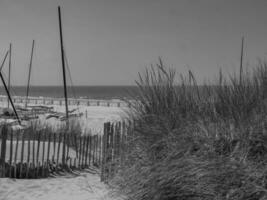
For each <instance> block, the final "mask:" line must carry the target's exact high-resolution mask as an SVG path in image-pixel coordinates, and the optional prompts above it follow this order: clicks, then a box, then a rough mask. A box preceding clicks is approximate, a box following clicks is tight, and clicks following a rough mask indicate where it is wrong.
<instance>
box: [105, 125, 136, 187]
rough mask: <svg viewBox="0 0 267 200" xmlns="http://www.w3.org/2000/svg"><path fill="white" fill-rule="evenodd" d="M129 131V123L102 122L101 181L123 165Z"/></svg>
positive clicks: (130, 128) (110, 176)
mask: <svg viewBox="0 0 267 200" xmlns="http://www.w3.org/2000/svg"><path fill="white" fill-rule="evenodd" d="M131 133H132V125H131V123H125V122H117V123H110V122H107V123H105V124H104V135H103V140H102V141H103V142H102V164H101V181H103V182H108V180H109V179H110V178H112V177H113V176H114V175H115V174H116V172H117V171H118V170H119V168H121V167H123V164H124V162H125V159H126V157H125V156H126V152H127V151H128V141H129V138H130V135H131Z"/></svg>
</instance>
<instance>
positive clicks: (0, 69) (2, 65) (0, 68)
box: [0, 50, 9, 71]
mask: <svg viewBox="0 0 267 200" xmlns="http://www.w3.org/2000/svg"><path fill="white" fill-rule="evenodd" d="M8 52H9V50H8V51H7V52H6V54H5V57H4V60H3V61H2V64H1V67H0V71H2V69H3V67H4V64H5V62H6V57H7V55H8Z"/></svg>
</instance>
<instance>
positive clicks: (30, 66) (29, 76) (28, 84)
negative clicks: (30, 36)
mask: <svg viewBox="0 0 267 200" xmlns="http://www.w3.org/2000/svg"><path fill="white" fill-rule="evenodd" d="M33 49H34V40H33V41H32V52H31V58H30V65H29V73H28V83H27V91H26V102H25V107H27V104H28V96H29V88H30V80H31V70H32V55H33Z"/></svg>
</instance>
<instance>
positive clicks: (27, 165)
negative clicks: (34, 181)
mask: <svg viewBox="0 0 267 200" xmlns="http://www.w3.org/2000/svg"><path fill="white" fill-rule="evenodd" d="M0 139H1V140H0V141H1V142H0V145H1V146H0V149H1V154H0V177H11V178H43V177H48V176H49V175H51V174H60V172H62V171H69V172H71V171H73V170H75V169H84V168H87V167H89V166H96V167H99V166H100V165H101V150H102V147H101V146H102V136H98V135H95V136H92V135H87V136H78V135H74V134H67V133H58V134H56V133H51V132H49V133H45V132H43V131H38V132H32V131H23V132H12V131H10V130H8V129H7V127H3V128H2V130H1V134H0Z"/></svg>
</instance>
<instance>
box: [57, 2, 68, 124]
mask: <svg viewBox="0 0 267 200" xmlns="http://www.w3.org/2000/svg"><path fill="white" fill-rule="evenodd" d="M58 19H59V33H60V46H61V62H62V70H63V84H64V96H65V109H66V119H67V124H68V121H69V114H68V94H67V86H66V74H65V73H66V72H65V60H64V48H63V36H62V25H61V12H60V6H58Z"/></svg>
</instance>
